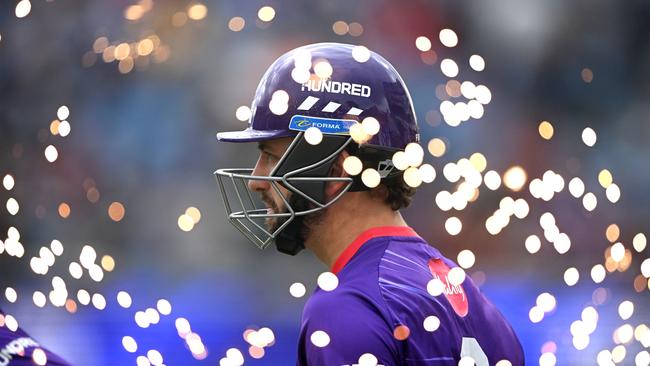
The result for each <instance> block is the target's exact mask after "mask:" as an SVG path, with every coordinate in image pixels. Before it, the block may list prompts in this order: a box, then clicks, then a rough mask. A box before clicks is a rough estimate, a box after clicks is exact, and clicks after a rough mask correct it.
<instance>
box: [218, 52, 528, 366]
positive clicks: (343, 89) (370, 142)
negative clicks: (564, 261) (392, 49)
mask: <svg viewBox="0 0 650 366" xmlns="http://www.w3.org/2000/svg"><path fill="white" fill-rule="evenodd" d="M251 111H252V116H251V118H250V121H249V126H248V128H246V129H245V130H243V131H236V132H222V133H219V134H217V139H218V140H219V141H225V142H255V143H257V147H258V148H259V159H258V160H257V164H256V165H255V168H254V169H220V170H217V171H216V172H215V175H216V177H217V180H218V182H219V185H220V187H221V191H222V196H223V198H224V204H225V207H226V210H227V213H228V217H229V219H230V221H231V222H232V223H233V224H234V225H235V227H237V228H238V229H239V230H240V231H241V232H242V234H244V235H245V236H246V237H247V238H248V239H250V240H251V241H252V242H254V243H255V244H257V245H258V246H259V247H261V248H265V247H267V246H268V245H271V244H274V245H275V246H276V247H277V249H278V250H279V251H281V252H283V253H286V254H290V255H295V254H296V253H298V252H299V251H300V250H302V249H303V248H307V249H309V250H311V251H312V252H313V253H314V254H315V255H316V256H317V257H318V258H319V259H320V260H321V261H322V262H323V263H324V264H325V265H327V266H328V267H329V268H330V271H331V272H332V273H333V274H335V275H336V277H337V279H338V286H337V287H336V288H335V289H333V290H331V288H328V289H327V290H328V291H326V290H324V289H322V288H318V289H316V291H315V292H314V293H313V295H312V296H311V298H310V299H309V300H308V301H307V303H306V305H305V308H304V310H303V316H302V326H301V331H300V339H299V345H298V365H327V366H340V365H356V364H360V363H362V364H375V363H378V364H381V365H458V363H459V361H460V360H461V359H462V358H464V362H471V361H473V362H474V363H475V364H476V365H479V366H487V365H498V366H506V365H523V364H524V355H523V351H522V347H521V344H520V342H519V340H518V339H517V336H516V334H515V333H514V331H513V329H512V328H511V326H510V325H509V324H508V322H507V321H506V319H505V318H504V317H503V315H502V314H501V313H500V312H499V311H498V310H497V309H496V308H495V307H494V305H493V304H492V303H491V302H490V301H489V300H488V299H487V298H486V297H485V296H484V295H483V294H482V293H481V292H480V290H479V289H478V288H477V286H476V285H475V284H474V282H473V281H472V279H471V278H470V277H469V276H467V277H465V278H464V280H462V276H461V282H458V281H454V280H451V279H450V276H449V273H450V271H452V270H453V269H454V268H456V267H458V266H457V265H456V264H455V263H454V262H452V261H451V260H449V259H447V258H445V257H444V256H443V255H442V254H441V253H440V252H439V251H438V250H437V249H436V248H434V247H433V246H431V245H429V244H428V243H427V242H426V241H425V240H424V239H423V238H422V237H420V236H419V235H418V234H417V233H416V232H415V230H413V229H412V228H411V227H409V226H408V224H407V223H406V222H405V221H404V219H403V218H402V216H401V214H400V212H399V210H400V209H402V208H404V207H406V206H408V205H409V203H410V201H411V198H412V195H413V194H414V189H413V188H411V187H409V186H408V185H406V184H405V181H404V178H403V173H404V172H403V171H402V170H400V169H398V168H396V167H395V164H393V160H392V158H393V156H394V155H395V153H396V152H398V151H403V150H404V149H405V148H406V146H407V145H409V144H413V143H416V144H417V143H418V142H419V134H418V126H417V122H416V118H415V113H414V111H413V104H412V102H411V97H410V95H409V92H408V90H407V89H406V86H405V85H404V82H403V81H402V78H401V77H400V75H399V74H398V73H397V71H396V70H395V69H394V68H393V67H392V66H391V65H390V64H389V63H388V61H386V60H385V59H384V58H382V57H381V56H380V55H378V54H376V53H374V52H372V51H369V50H368V49H367V48H365V47H359V46H351V45H346V44H338V43H319V44H312V45H307V46H304V47H300V48H297V49H295V50H292V51H290V52H288V53H286V54H284V55H282V56H281V57H280V58H279V59H277V60H276V61H275V62H274V63H273V64H272V65H271V66H270V68H269V69H268V70H267V71H266V73H265V75H264V76H263V77H262V80H261V82H260V83H259V86H258V87H257V91H256V94H255V97H254V100H253V103H252V107H251ZM377 128H378V129H377ZM416 150H417V149H416ZM415 155H417V154H415ZM419 159H420V161H421V156H420V157H419ZM415 160H418V157H417V156H416V157H415ZM413 164H415V165H417V164H419V162H417V161H415V162H414V163H413ZM257 197H259V198H260V199H261V200H260V201H259V202H258V201H256V199H257ZM262 203H263V205H262V206H258V205H261V204H262ZM459 271H460V270H456V271H454V273H456V274H458V273H459ZM460 273H461V274H462V273H463V272H462V271H460ZM470 364H471V363H470Z"/></svg>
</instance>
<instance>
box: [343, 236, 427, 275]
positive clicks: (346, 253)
mask: <svg viewBox="0 0 650 366" xmlns="http://www.w3.org/2000/svg"><path fill="white" fill-rule="evenodd" d="M381 236H419V235H418V234H417V233H416V232H415V230H413V229H412V228H410V227H408V226H377V227H373V228H371V229H368V230H366V231H364V232H362V233H361V234H359V236H357V238H356V239H354V241H352V243H350V245H348V246H347V247H346V248H345V249H344V250H343V252H342V253H341V254H340V255H339V257H338V258H337V259H336V261H335V262H334V265H333V266H332V273H334V274H338V273H339V271H341V270H342V269H343V267H345V265H346V264H348V262H349V261H350V259H352V257H353V256H354V255H355V254H356V253H357V251H358V250H359V248H361V246H362V245H363V244H364V243H365V242H367V241H368V240H370V239H373V238H378V237H381Z"/></svg>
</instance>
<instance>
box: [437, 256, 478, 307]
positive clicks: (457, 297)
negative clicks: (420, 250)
mask: <svg viewBox="0 0 650 366" xmlns="http://www.w3.org/2000/svg"><path fill="white" fill-rule="evenodd" d="M429 270H430V271H431V274H432V275H433V278H437V279H439V280H440V281H441V282H442V284H443V285H445V289H444V294H445V297H446V298H447V301H449V303H450V304H451V307H452V308H453V309H454V311H455V312H456V314H458V315H459V316H465V315H467V312H468V311H469V302H468V301H467V297H466V296H465V290H463V286H462V285H452V284H451V282H449V277H448V276H447V275H448V273H449V266H447V264H446V263H445V262H444V261H443V260H442V259H440V258H436V259H430V260H429Z"/></svg>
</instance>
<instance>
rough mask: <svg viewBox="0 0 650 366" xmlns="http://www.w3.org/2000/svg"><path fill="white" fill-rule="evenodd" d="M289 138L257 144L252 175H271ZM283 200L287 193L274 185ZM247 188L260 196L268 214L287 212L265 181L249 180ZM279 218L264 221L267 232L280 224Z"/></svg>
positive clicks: (287, 197)
mask: <svg viewBox="0 0 650 366" xmlns="http://www.w3.org/2000/svg"><path fill="white" fill-rule="evenodd" d="M291 141H292V138H291V137H284V138H279V139H274V140H269V141H263V142H260V143H259V144H258V148H259V150H260V156H259V158H258V159H257V163H256V164H255V169H254V170H253V175H257V176H264V177H267V176H269V175H270V174H271V171H272V170H273V168H275V166H276V165H277V164H278V162H279V161H280V158H281V157H282V155H284V152H285V151H286V150H287V148H288V147H289V144H291ZM276 186H277V187H278V188H279V189H280V192H282V195H283V196H284V197H285V199H286V200H287V201H288V200H289V195H290V193H289V191H288V190H287V189H285V188H284V187H282V186H281V185H279V184H277V185H276ZM248 188H249V189H250V190H251V191H254V192H257V193H259V194H260V195H261V198H262V201H264V204H265V205H266V208H267V212H268V213H283V212H286V211H287V207H286V205H285V204H284V201H283V200H282V198H281V197H280V196H279V195H278V193H277V192H276V190H275V189H274V188H273V187H272V186H271V182H270V181H266V180H257V179H251V180H250V181H248ZM281 222H282V221H281V218H278V217H272V218H267V219H266V222H265V223H266V227H267V230H269V232H271V233H272V232H274V231H275V230H276V229H277V228H278V227H279V226H280V223H281Z"/></svg>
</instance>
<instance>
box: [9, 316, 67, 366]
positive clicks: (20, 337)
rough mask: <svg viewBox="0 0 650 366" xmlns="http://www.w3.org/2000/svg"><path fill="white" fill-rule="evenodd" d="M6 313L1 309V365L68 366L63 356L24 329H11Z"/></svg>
mask: <svg viewBox="0 0 650 366" xmlns="http://www.w3.org/2000/svg"><path fill="white" fill-rule="evenodd" d="M4 316H5V314H4V313H3V312H2V310H0V318H1V319H2V322H0V324H1V325H2V326H0V366H34V365H51V366H68V365H69V364H68V363H67V362H65V361H64V360H63V359H62V358H61V357H59V356H57V355H55V354H53V353H51V352H50V351H48V350H47V349H45V348H43V346H41V345H40V344H39V343H38V342H36V341H35V340H34V339H32V338H31V337H30V336H29V335H28V334H27V333H25V331H24V330H22V329H20V328H18V329H16V330H15V331H12V330H11V329H9V327H8V326H7V325H6V324H5V321H4V319H5V318H4Z"/></svg>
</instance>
